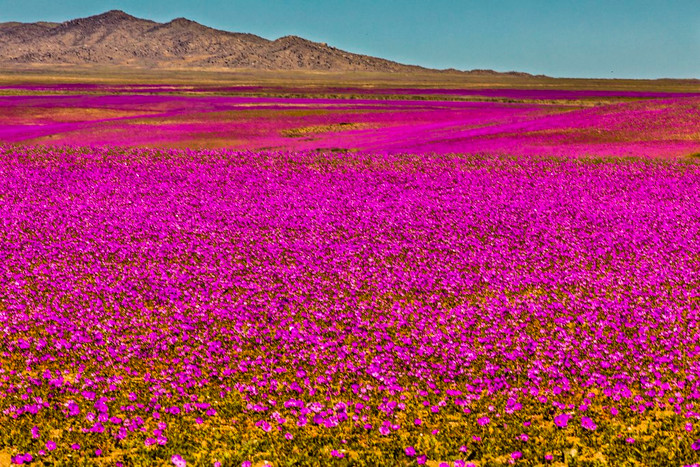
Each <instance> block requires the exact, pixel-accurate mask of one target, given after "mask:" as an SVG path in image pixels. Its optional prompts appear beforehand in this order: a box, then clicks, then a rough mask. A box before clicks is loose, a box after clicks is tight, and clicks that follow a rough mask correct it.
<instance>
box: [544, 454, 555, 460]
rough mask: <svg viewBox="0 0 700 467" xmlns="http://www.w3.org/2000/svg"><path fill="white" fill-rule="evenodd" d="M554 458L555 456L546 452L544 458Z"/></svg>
mask: <svg viewBox="0 0 700 467" xmlns="http://www.w3.org/2000/svg"><path fill="white" fill-rule="evenodd" d="M553 459H554V456H553V455H551V454H545V455H544V460H547V461H551V460H553Z"/></svg>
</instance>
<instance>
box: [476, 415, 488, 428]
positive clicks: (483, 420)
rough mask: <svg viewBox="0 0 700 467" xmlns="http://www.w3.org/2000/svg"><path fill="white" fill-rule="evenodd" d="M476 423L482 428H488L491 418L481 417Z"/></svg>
mask: <svg viewBox="0 0 700 467" xmlns="http://www.w3.org/2000/svg"><path fill="white" fill-rule="evenodd" d="M476 423H478V424H479V425H481V426H486V425H488V424H489V423H491V419H490V418H489V417H480V418H477V419H476Z"/></svg>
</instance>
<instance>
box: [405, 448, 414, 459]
mask: <svg viewBox="0 0 700 467" xmlns="http://www.w3.org/2000/svg"><path fill="white" fill-rule="evenodd" d="M404 452H405V453H406V455H407V456H409V457H413V456H415V455H416V450H415V448H414V447H413V446H407V447H406V449H404Z"/></svg>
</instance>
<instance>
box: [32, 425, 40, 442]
mask: <svg viewBox="0 0 700 467" xmlns="http://www.w3.org/2000/svg"><path fill="white" fill-rule="evenodd" d="M32 438H34V439H38V438H39V427H38V426H34V427H32Z"/></svg>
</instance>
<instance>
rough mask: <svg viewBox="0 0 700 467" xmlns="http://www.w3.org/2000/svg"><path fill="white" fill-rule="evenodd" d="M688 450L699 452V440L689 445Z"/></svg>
mask: <svg viewBox="0 0 700 467" xmlns="http://www.w3.org/2000/svg"><path fill="white" fill-rule="evenodd" d="M690 449H692V450H693V451H700V439H698V440H696V441H695V442H694V443H693V444H691V445H690Z"/></svg>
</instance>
